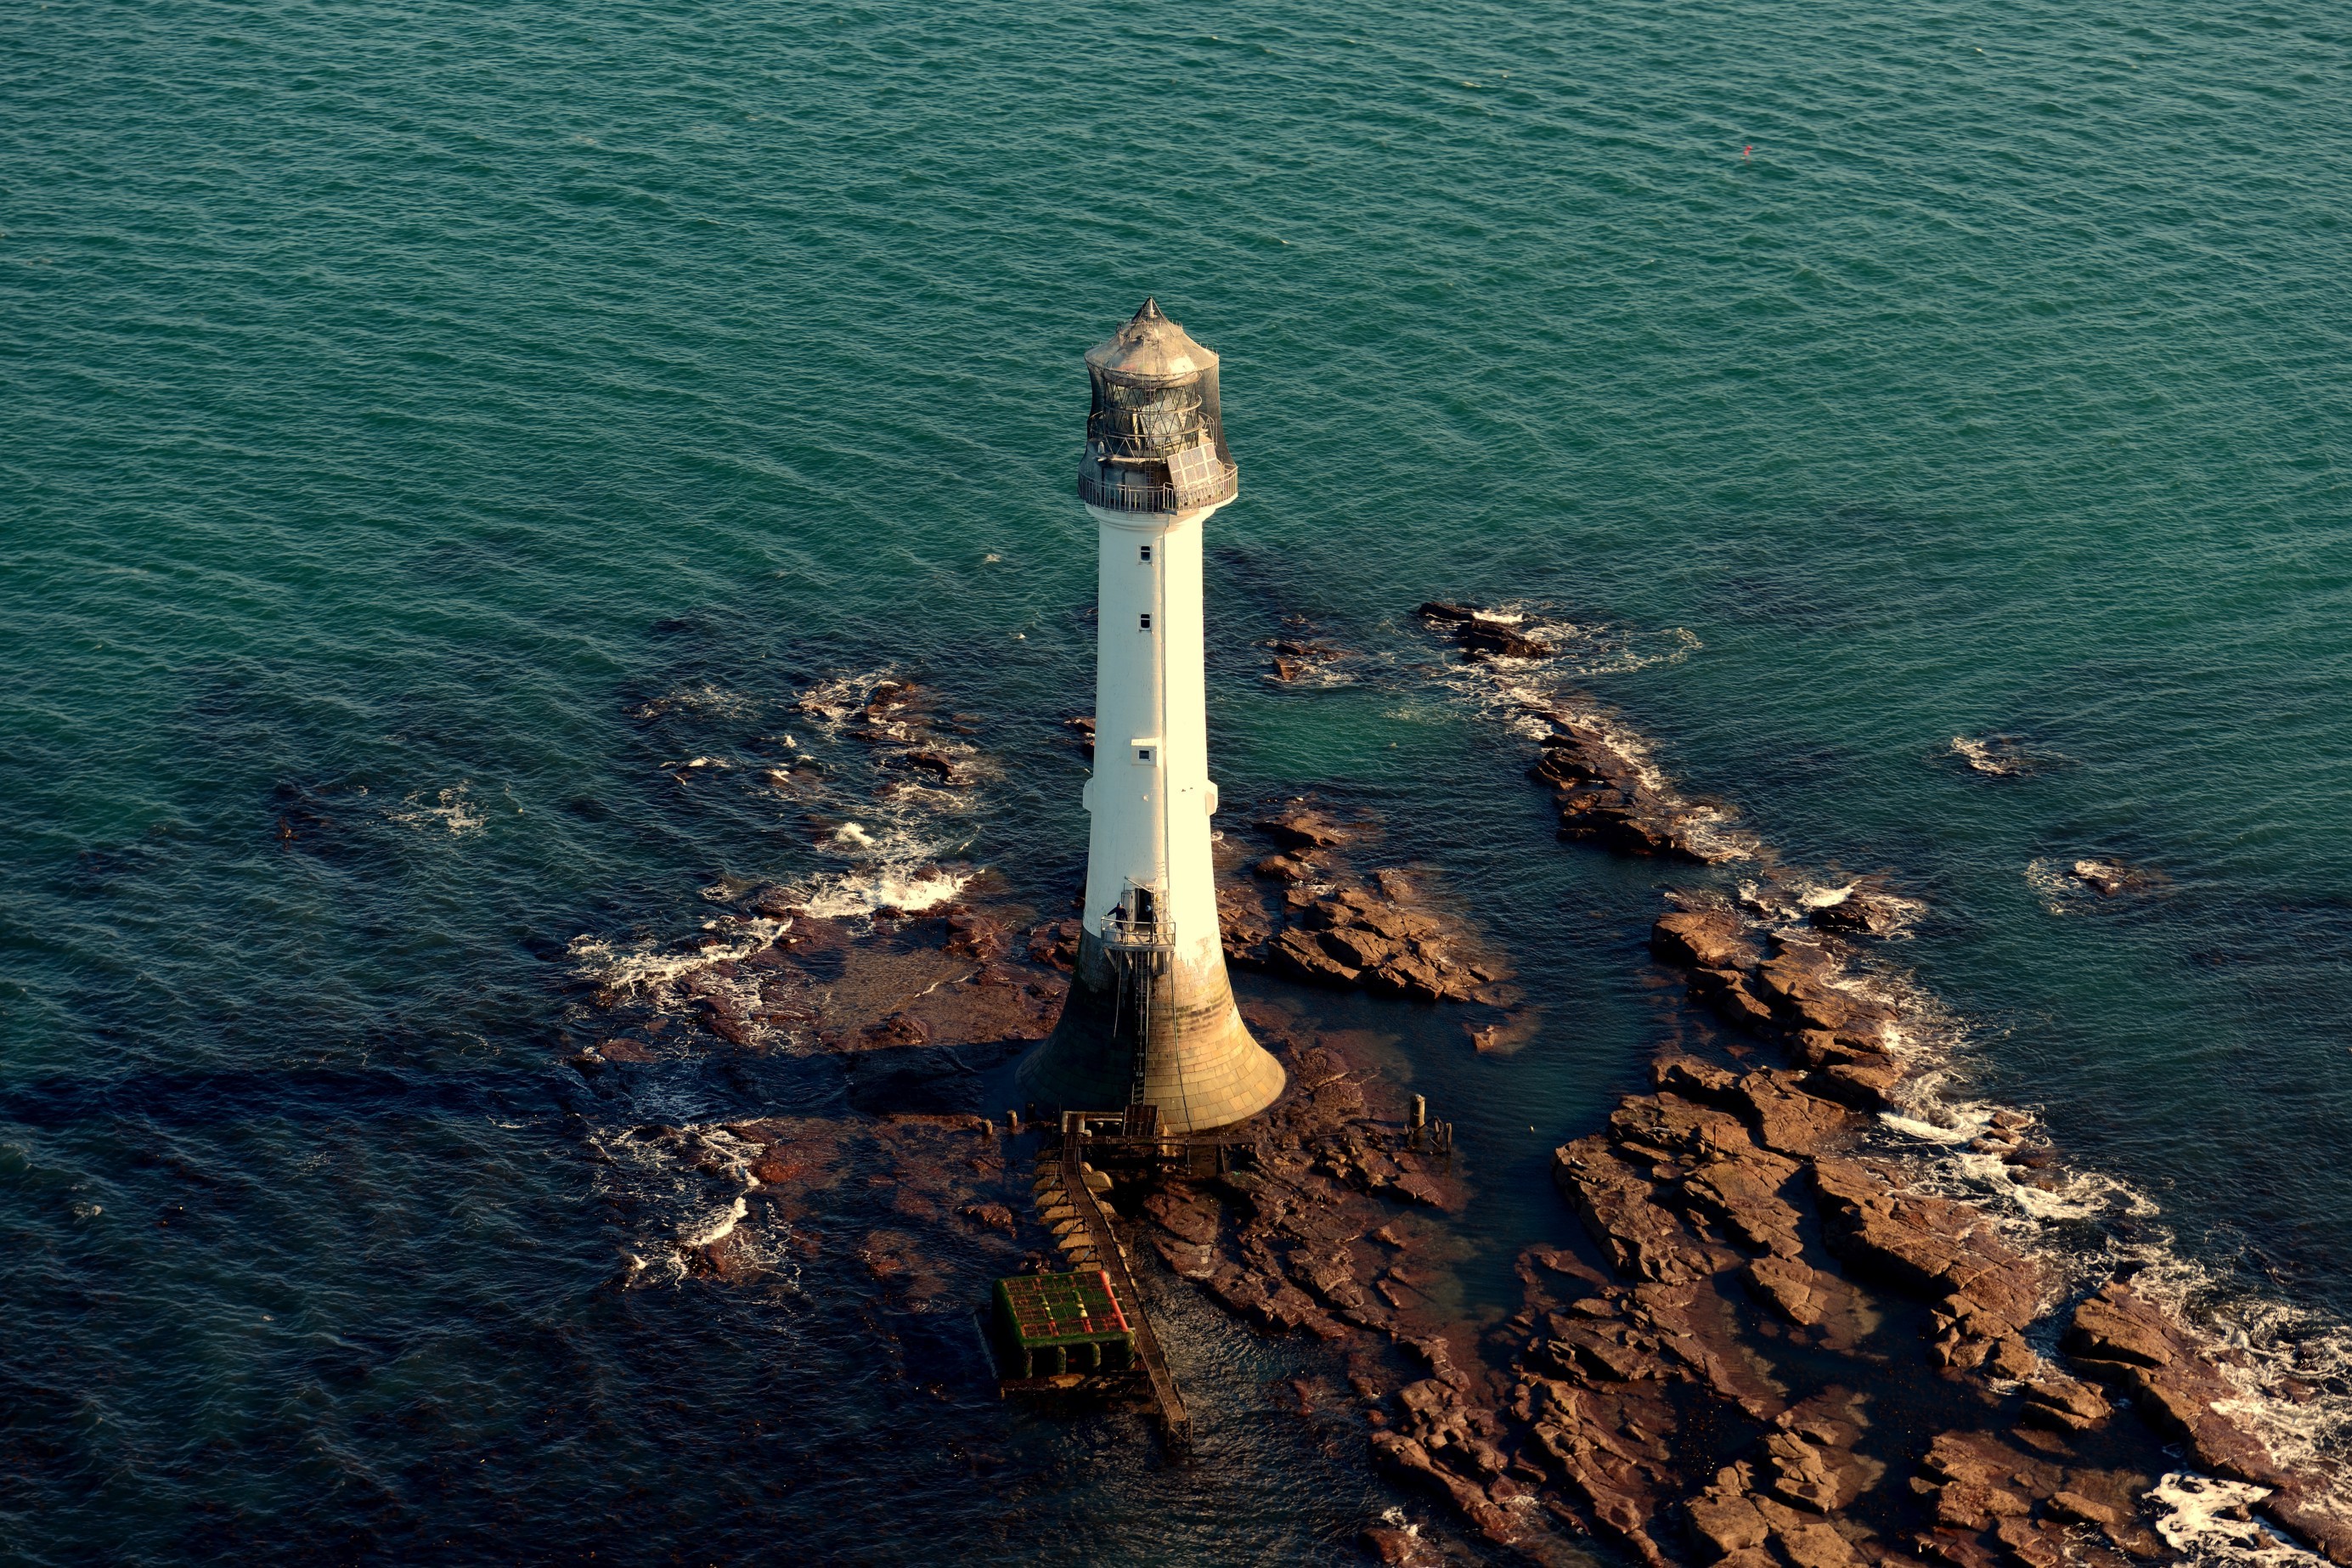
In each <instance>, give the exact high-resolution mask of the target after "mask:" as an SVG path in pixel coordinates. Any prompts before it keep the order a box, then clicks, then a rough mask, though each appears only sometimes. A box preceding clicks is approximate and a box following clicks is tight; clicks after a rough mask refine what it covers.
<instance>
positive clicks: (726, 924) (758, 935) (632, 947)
mask: <svg viewBox="0 0 2352 1568" xmlns="http://www.w3.org/2000/svg"><path fill="white" fill-rule="evenodd" d="M792 923H793V922H792V920H791V918H790V917H789V916H788V917H786V918H784V919H782V920H769V919H765V918H762V917H751V918H747V919H733V920H725V921H705V922H704V924H703V929H704V930H705V931H714V932H719V931H725V932H729V933H731V934H732V936H733V939H734V940H732V941H731V942H730V941H725V940H722V941H720V942H719V944H718V945H717V946H713V947H705V948H700V949H698V950H697V951H694V952H664V951H662V949H661V948H660V947H659V946H658V945H656V943H653V942H628V943H624V944H622V945H620V946H618V947H615V946H614V944H613V942H611V941H610V940H609V939H607V938H604V937H598V936H588V935H584V934H583V935H581V936H575V937H573V938H572V941H571V942H570V943H569V944H568V945H567V946H566V947H565V949H564V952H565V954H566V956H568V957H569V958H570V959H571V960H572V965H573V967H574V969H575V970H576V971H577V973H579V974H580V976H581V978H583V980H586V981H589V982H591V983H592V984H596V985H599V986H602V987H604V988H605V989H607V990H611V991H616V992H619V993H621V994H627V995H642V994H651V993H656V992H658V991H660V990H662V989H663V988H665V987H666V986H667V985H669V984H671V983H672V982H673V981H676V980H677V979H679V978H680V977H682V976H684V975H687V974H691V973H695V972H696V971H698V970H704V969H708V968H709V967H710V966H711V965H712V964H714V963H718V962H719V960H721V959H742V958H749V957H751V955H752V954H753V953H755V952H759V951H760V950H761V948H763V947H766V946H767V945H769V944H770V943H771V942H774V941H775V940H776V938H777V937H779V936H781V935H782V934H783V933H784V932H785V931H788V930H790V929H791V928H792Z"/></svg>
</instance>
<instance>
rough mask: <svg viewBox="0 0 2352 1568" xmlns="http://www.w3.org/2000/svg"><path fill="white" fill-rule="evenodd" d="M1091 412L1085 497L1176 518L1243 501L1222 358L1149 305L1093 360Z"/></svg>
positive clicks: (1082, 475)
mask: <svg viewBox="0 0 2352 1568" xmlns="http://www.w3.org/2000/svg"><path fill="white" fill-rule="evenodd" d="M1087 377H1088V379H1089V380H1091V381H1092V382H1093V383H1094V408H1093V410H1092V412H1090V413H1089V414H1088V415H1087V451H1086V456H1085V458H1083V459H1081V460H1080V462H1079V465H1078V497H1079V499H1080V500H1084V501H1085V502H1086V503H1087V505H1089V506H1095V507H1100V508H1103V509H1105V510H1111V511H1126V512H1153V513H1175V512H1188V511H1196V510H1200V509H1202V508H1204V507H1217V506H1223V504H1224V503H1225V502H1227V501H1229V500H1233V499H1234V496H1236V495H1238V494H1239V493H1240V492H1241V470H1240V468H1238V467H1237V466H1236V465H1235V464H1234V458H1233V453H1232V452H1231V451H1229V450H1228V449H1227V448H1226V447H1225V427H1224V420H1223V415H1222V414H1221V412H1220V411H1219V409H1218V405H1217V356H1216V355H1215V354H1213V353H1210V352H1209V351H1208V350H1207V349H1204V348H1202V346H1201V345H1200V344H1199V343H1197V342H1193V341H1192V336H1191V335H1190V334H1189V333H1187V332H1186V331H1184V329H1183V328H1182V327H1180V326H1178V325H1177V324H1176V323H1175V322H1173V321H1170V320H1169V319H1168V318H1167V316H1165V315H1164V314H1162V313H1161V311H1160V302H1159V301H1158V300H1144V302H1143V309H1141V310H1138V311H1137V312H1136V313H1135V315H1134V317H1133V318H1132V319H1131V320H1129V322H1128V323H1127V325H1125V326H1123V327H1121V328H1120V329H1119V330H1118V331H1116V332H1114V333H1112V334H1111V336H1110V340H1109V341H1108V342H1103V343H1098V344H1097V345H1096V346H1095V347H1093V348H1092V349H1089V350H1088V351H1087Z"/></svg>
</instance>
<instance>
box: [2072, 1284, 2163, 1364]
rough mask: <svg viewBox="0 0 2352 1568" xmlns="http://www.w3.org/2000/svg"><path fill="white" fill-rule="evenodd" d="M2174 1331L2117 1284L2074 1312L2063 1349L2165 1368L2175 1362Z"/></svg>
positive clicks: (2147, 1306) (2160, 1317) (2160, 1316)
mask: <svg viewBox="0 0 2352 1568" xmlns="http://www.w3.org/2000/svg"><path fill="white" fill-rule="evenodd" d="M2175 1332H2176V1331H2175V1330H2174V1329H2173V1327H2172V1325H2171V1324H2170V1323H2169V1322H2168V1321H2166V1320H2165V1318H2164V1316H2163V1314H2162V1313H2160V1312H2158V1310H2156V1309H2155V1308H2154V1307H2151V1306H2149V1305H2148V1304H2147V1302H2146V1301H2144V1300H2141V1299H2140V1298H2139V1297H2138V1296H2137V1295H2136V1294H2134V1293H2133V1291H2132V1289H2131V1288H2130V1287H2129V1286H2127V1285H2125V1284H2123V1283H2121V1282H2120V1281H2117V1282H2114V1283H2110V1284H2109V1285H2107V1286H2106V1287H2105V1289H2101V1290H2100V1291H2099V1292H2098V1293H2097V1294H2095V1295H2094V1296H2091V1297H2089V1298H2088V1299H2086V1300H2084V1302H2083V1304H2082V1305H2081V1306H2079V1307H2076V1308H2075V1309H2074V1323H2073V1325H2072V1326H2071V1327H2069V1328H2068V1329H2067V1331H2066V1339H2065V1348H2066V1349H2068V1350H2070V1351H2072V1352H2074V1353H2075V1354H2077V1355H2085V1356H2096V1357H2098V1358H2099V1359H2101V1360H2103V1361H2117V1362H2130V1363H2136V1364H2137V1365H2140V1366H2169V1365H2171V1364H2172V1363H2173V1362H2174V1361H2175V1360H2177V1359H2178V1355H2177V1352H2175V1350H2174V1348H2173V1337H2174V1334H2175Z"/></svg>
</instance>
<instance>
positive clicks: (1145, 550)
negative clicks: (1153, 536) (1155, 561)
mask: <svg viewBox="0 0 2352 1568" xmlns="http://www.w3.org/2000/svg"><path fill="white" fill-rule="evenodd" d="M1143 558H1144V559H1145V560H1146V561H1149V560H1150V559H1151V546H1150V545H1149V544H1147V545H1145V546H1144V547H1143Z"/></svg>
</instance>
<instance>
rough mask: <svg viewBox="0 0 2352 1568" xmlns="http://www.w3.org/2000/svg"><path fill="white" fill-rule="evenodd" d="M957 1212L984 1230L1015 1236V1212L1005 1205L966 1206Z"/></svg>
mask: <svg viewBox="0 0 2352 1568" xmlns="http://www.w3.org/2000/svg"><path fill="white" fill-rule="evenodd" d="M956 1212H957V1213H958V1214H960V1215H963V1217H964V1218H966V1219H968V1220H970V1221H971V1222H972V1224H974V1225H976V1226H981V1227H982V1229H984V1230H1001V1231H1003V1233H1004V1234H1005V1235H1007V1236H1010V1235H1012V1234H1013V1211H1012V1210H1011V1209H1009V1208H1006V1207H1005V1206H1004V1205H1003V1204H966V1205H963V1207H961V1208H960V1209H958V1210H957V1211H956Z"/></svg>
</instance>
